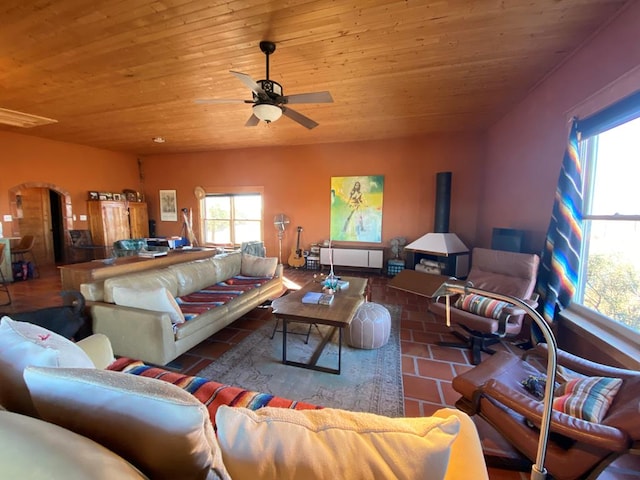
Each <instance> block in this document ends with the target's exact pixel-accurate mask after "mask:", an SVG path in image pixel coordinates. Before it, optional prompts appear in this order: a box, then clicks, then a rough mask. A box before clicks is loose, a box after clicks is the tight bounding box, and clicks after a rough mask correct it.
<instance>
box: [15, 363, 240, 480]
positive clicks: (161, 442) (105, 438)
mask: <svg viewBox="0 0 640 480" xmlns="http://www.w3.org/2000/svg"><path fill="white" fill-rule="evenodd" d="M24 379H25V382H26V384H27V386H28V387H29V391H30V392H31V397H32V398H33V403H34V405H35V407H36V409H37V410H38V413H39V414H40V416H41V417H42V418H43V419H44V420H46V421H48V422H51V423H55V424H57V425H60V426H61V427H64V428H67V429H69V430H71V431H73V432H76V433H78V434H80V435H83V436H85V437H88V438H90V439H92V440H94V441H96V442H98V443H100V444H101V445H104V446H105V447H107V448H108V449H110V450H112V451H113V452H115V453H117V454H118V455H120V456H122V457H123V458H125V459H126V460H127V461H129V462H131V463H132V464H134V465H135V466H136V467H138V468H139V469H140V470H142V471H143V472H144V473H145V475H148V476H149V477H150V478H154V479H160V480H164V479H166V480H173V479H176V478H202V479H204V478H206V479H212V478H222V479H228V478H230V477H229V475H228V473H227V472H226V470H225V468H224V465H223V463H222V458H221V454H220V449H219V447H218V444H217V441H216V438H215V433H214V431H213V426H212V425H211V420H210V418H209V412H208V410H207V408H206V407H205V406H204V405H203V404H202V403H201V402H200V401H199V400H197V399H196V398H195V397H194V396H193V395H191V394H190V393H188V392H185V391H183V390H182V389H181V388H179V387H177V386H175V385H173V384H171V383H168V382H163V381H162V380H157V379H155V378H147V377H140V376H137V375H130V374H127V373H122V372H113V371H109V370H82V369H75V368H40V367H28V368H26V369H25V371H24Z"/></svg>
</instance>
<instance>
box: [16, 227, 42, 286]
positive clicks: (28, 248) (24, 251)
mask: <svg viewBox="0 0 640 480" xmlns="http://www.w3.org/2000/svg"><path fill="white" fill-rule="evenodd" d="M35 242H36V238H35V237H34V236H33V235H25V236H24V237H22V238H21V239H20V243H18V245H16V246H15V248H13V247H12V248H11V261H12V262H17V261H20V260H22V261H23V262H26V261H27V258H26V257H25V255H29V257H30V259H31V263H32V264H33V276H34V277H37V276H39V273H38V264H37V262H36V257H35V255H34V254H33V245H34V244H35Z"/></svg>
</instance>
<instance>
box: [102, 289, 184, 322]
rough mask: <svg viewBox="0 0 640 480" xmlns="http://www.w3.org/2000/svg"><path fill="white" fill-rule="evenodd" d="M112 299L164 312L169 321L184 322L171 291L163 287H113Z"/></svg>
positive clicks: (115, 301) (117, 302)
mask: <svg viewBox="0 0 640 480" xmlns="http://www.w3.org/2000/svg"><path fill="white" fill-rule="evenodd" d="M113 301H114V303H115V304H116V305H120V306H123V307H133V308H142V309H143V310H152V311H154V312H166V313H168V314H169V316H170V317H171V323H175V324H178V323H184V322H185V319H184V314H183V313H182V311H181V310H180V307H179V306H178V302H176V299H175V298H173V295H171V292H170V291H169V290H168V289H166V288H164V287H160V288H156V289H153V290H137V289H135V288H127V287H113Z"/></svg>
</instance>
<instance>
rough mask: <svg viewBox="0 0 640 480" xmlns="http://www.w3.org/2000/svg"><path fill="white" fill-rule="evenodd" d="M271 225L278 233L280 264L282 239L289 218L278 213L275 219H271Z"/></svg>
mask: <svg viewBox="0 0 640 480" xmlns="http://www.w3.org/2000/svg"><path fill="white" fill-rule="evenodd" d="M273 225H274V226H275V227H276V231H277V232H278V261H279V262H280V263H282V238H283V237H284V231H285V230H286V228H287V225H289V217H287V216H286V215H285V214H284V213H278V214H277V215H276V216H275V217H273Z"/></svg>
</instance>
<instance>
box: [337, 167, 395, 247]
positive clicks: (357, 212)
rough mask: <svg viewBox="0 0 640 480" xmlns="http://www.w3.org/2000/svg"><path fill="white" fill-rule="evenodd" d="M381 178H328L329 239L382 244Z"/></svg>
mask: <svg viewBox="0 0 640 480" xmlns="http://www.w3.org/2000/svg"><path fill="white" fill-rule="evenodd" d="M383 190H384V176H383V175H368V176H361V177H331V240H332V241H344V242H373V243H380V242H382V197H383Z"/></svg>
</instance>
